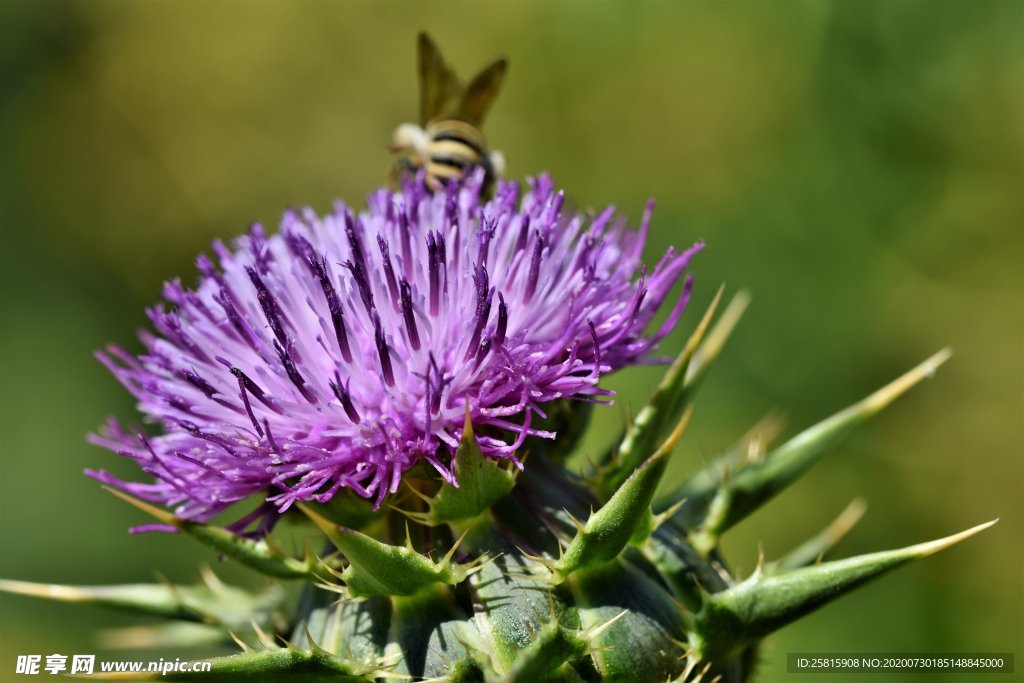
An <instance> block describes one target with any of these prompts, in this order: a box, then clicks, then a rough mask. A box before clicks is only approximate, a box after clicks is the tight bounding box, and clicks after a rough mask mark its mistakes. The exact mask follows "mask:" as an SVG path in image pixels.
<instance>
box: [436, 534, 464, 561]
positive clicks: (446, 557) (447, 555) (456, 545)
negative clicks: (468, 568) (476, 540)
mask: <svg viewBox="0 0 1024 683" xmlns="http://www.w3.org/2000/svg"><path fill="white" fill-rule="evenodd" d="M468 533H469V529H466V530H465V531H463V532H462V535H461V536H459V537H458V539H456V541H455V543H453V544H452V547H451V550H449V551H448V552H447V553H445V555H444V557H442V558H441V561H440V562H438V563H437V566H438V567H445V566H447V565H448V563H449V562H451V559H452V558H453V557H454V556H455V551H456V550H458V549H459V546H460V545H461V544H462V541H463V539H465V538H466V534H468Z"/></svg>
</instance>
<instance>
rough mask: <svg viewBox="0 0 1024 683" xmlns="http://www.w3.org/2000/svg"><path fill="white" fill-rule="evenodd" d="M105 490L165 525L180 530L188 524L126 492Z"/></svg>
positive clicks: (109, 488) (109, 487) (108, 488)
mask: <svg viewBox="0 0 1024 683" xmlns="http://www.w3.org/2000/svg"><path fill="white" fill-rule="evenodd" d="M103 488H105V489H106V490H107V491H110V492H111V493H113V494H114V495H115V496H117V497H118V498H120V499H121V500H123V501H125V502H126V503H128V504H130V505H132V506H134V507H136V508H138V509H139V510H142V511H143V512H145V513H146V514H147V515H149V516H150V517H153V518H155V519H157V520H158V521H160V522H163V523H164V524H168V525H170V526H173V527H176V528H178V529H180V528H182V527H183V526H185V524H187V522H185V520H183V519H181V518H180V517H178V516H177V515H175V514H173V513H171V512H168V511H167V510H163V509H161V508H158V507H157V506H155V505H151V504H150V503H147V502H145V501H143V500H139V499H138V498H136V497H135V496H132V495H130V494H127V493H125V492H124V491H119V490H118V489H115V488H114V487H112V486H104V487H103Z"/></svg>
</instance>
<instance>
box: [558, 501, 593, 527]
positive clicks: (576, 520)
mask: <svg viewBox="0 0 1024 683" xmlns="http://www.w3.org/2000/svg"><path fill="white" fill-rule="evenodd" d="M562 512H564V513H565V514H566V515H568V516H569V519H570V520H571V521H572V523H573V526H575V527H576V530H577V531H585V530H586V528H587V525H586V524H584V523H583V522H581V521H580V520H578V519H576V516H575V515H573V514H572V513H571V512H569V511H568V510H567V509H565V508H562ZM590 515H591V516H593V515H594V508H593V507H591V508H590Z"/></svg>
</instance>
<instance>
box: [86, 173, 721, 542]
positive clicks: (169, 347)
mask: <svg viewBox="0 0 1024 683" xmlns="http://www.w3.org/2000/svg"><path fill="white" fill-rule="evenodd" d="M481 184H482V175H481V174H479V173H478V174H477V176H476V177H474V178H471V179H469V180H468V181H467V182H465V183H462V184H460V185H458V186H453V188H452V189H450V190H449V191H448V192H447V193H438V194H430V193H429V192H427V191H426V190H425V188H424V185H423V182H422V179H419V180H416V181H413V180H410V181H408V182H406V183H404V185H403V187H402V188H401V190H400V191H397V192H392V191H389V190H380V191H377V192H376V193H374V194H373V195H372V196H371V197H370V200H369V209H368V211H365V212H363V213H360V214H359V215H356V214H355V213H354V212H353V211H352V209H350V208H349V207H348V206H346V205H344V204H342V203H340V202H339V203H337V204H336V205H335V207H334V211H333V212H332V213H331V214H328V215H326V216H318V215H316V214H315V213H314V212H313V211H312V210H310V209H304V210H301V211H288V212H286V213H285V215H284V217H283V219H282V222H281V229H280V231H279V232H278V233H277V234H274V235H269V236H268V235H267V234H265V232H264V230H263V228H262V227H261V226H260V225H259V224H255V225H254V226H253V227H252V229H251V230H250V232H249V233H248V234H247V235H245V236H243V237H240V238H238V239H237V240H236V241H235V242H234V245H233V248H229V247H227V246H225V245H224V244H222V243H220V242H216V243H214V245H213V248H214V252H215V253H216V256H217V259H218V261H219V268H218V267H216V266H215V265H214V263H213V261H211V260H210V259H209V258H207V257H206V256H200V257H199V259H198V261H197V265H198V267H199V271H200V273H201V278H200V281H199V284H198V286H197V287H196V288H195V289H194V290H190V289H187V288H186V287H184V286H183V285H182V284H181V282H180V281H178V280H174V281H172V282H169V283H167V284H166V285H165V287H164V292H163V294H164V298H165V299H166V301H167V302H168V304H170V307H169V308H168V307H165V306H163V305H158V306H156V307H154V308H151V309H149V311H148V314H149V318H150V321H151V322H152V324H153V327H154V328H155V329H156V334H152V333H150V332H142V333H141V340H142V342H143V344H144V346H145V348H146V352H145V353H144V354H142V355H140V356H138V357H133V356H132V355H131V354H130V353H128V352H127V351H125V350H123V349H122V348H120V347H117V346H111V347H109V348H108V349H107V351H106V352H100V353H98V354H97V355H98V357H99V359H100V360H101V361H102V362H103V363H104V364H105V365H106V366H107V367H108V368H109V369H110V371H111V372H112V373H113V374H114V375H115V376H116V377H117V379H118V380H120V382H121V383H122V384H124V386H125V387H127V388H128V390H129V391H131V392H132V394H133V395H134V396H135V397H136V398H137V399H138V401H139V409H140V410H141V412H142V413H143V414H144V416H145V417H146V419H147V420H148V421H151V422H155V423H158V424H159V425H160V427H161V428H162V433H161V434H159V435H155V436H146V435H145V434H143V433H141V432H134V431H128V430H125V429H123V428H122V427H121V426H119V424H118V423H117V422H116V421H114V420H111V421H110V422H109V423H108V425H107V426H106V429H105V430H104V431H103V434H102V435H97V436H94V437H93V441H94V442H95V443H97V444H99V445H102V446H105V447H107V448H109V449H111V450H113V451H115V452H117V453H118V454H120V455H125V456H128V457H130V458H132V459H133V460H135V461H136V462H137V463H138V464H139V466H140V467H141V468H142V470H143V471H144V472H146V473H147V474H149V475H151V476H152V477H153V481H152V482H149V483H138V482H127V481H122V480H121V479H118V478H116V477H114V476H113V475H111V474H109V473H107V472H103V471H88V474H89V475H90V476H93V477H95V478H96V479H98V480H100V481H102V482H105V483H107V484H111V485H113V486H116V487H118V488H120V489H122V490H124V491H127V492H129V493H132V494H134V495H136V496H138V497H141V498H144V499H146V500H149V501H152V502H158V503H162V504H165V505H168V506H172V507H175V508H176V512H177V514H178V515H179V516H180V517H182V518H184V519H189V520H193V521H203V520H206V519H209V518H210V517H212V516H214V515H216V514H217V513H219V512H221V511H222V510H224V509H226V508H228V507H230V506H231V505H232V504H234V503H236V502H237V501H240V500H242V499H244V498H247V497H248V496H250V495H253V494H255V493H257V492H263V491H268V492H269V493H268V494H267V497H266V499H265V501H264V503H263V504H262V505H260V506H259V507H258V508H257V509H256V510H255V511H254V512H253V513H252V514H250V515H247V516H246V517H244V518H242V519H241V520H239V521H238V522H236V523H235V524H234V525H232V527H231V528H232V529H233V530H235V531H243V530H245V529H246V528H248V527H249V526H250V525H251V524H253V523H254V522H255V521H256V520H257V519H259V520H260V522H259V527H258V529H257V530H256V531H257V532H262V531H265V530H266V529H268V528H269V527H270V526H271V525H272V524H273V523H274V521H275V520H276V518H277V516H278V515H279V514H280V513H281V512H283V511H285V510H287V509H288V508H289V507H290V506H291V505H292V504H294V503H295V502H297V501H316V502H321V503H323V502H326V501H328V500H330V499H331V498H332V496H334V495H335V494H336V493H337V492H338V491H339V490H342V489H350V490H352V491H355V492H356V493H358V494H359V495H360V496H363V497H365V498H369V499H372V500H373V501H374V503H375V505H376V506H379V505H380V504H381V503H382V501H383V500H384V499H385V497H386V496H387V494H388V493H389V492H394V491H395V490H396V489H397V487H398V486H399V484H400V482H401V479H402V475H403V473H405V472H407V471H408V470H409V469H410V468H412V467H414V466H415V465H417V464H418V463H421V462H426V463H429V465H431V466H432V467H433V468H435V469H436V470H437V471H438V472H439V473H440V475H441V477H443V478H444V479H445V480H446V481H449V482H452V483H455V478H454V473H453V467H452V460H451V458H450V456H451V454H452V453H454V451H455V449H456V447H457V446H458V444H459V441H460V439H461V438H462V430H463V418H464V414H465V411H466V410H467V406H468V410H469V414H470V419H471V422H472V424H473V425H475V426H476V428H477V437H478V442H479V446H480V449H481V451H482V452H483V453H484V454H485V455H486V456H489V457H490V458H494V459H509V460H512V461H514V462H516V464H517V465H518V461H516V460H515V458H516V455H515V453H516V450H517V449H518V448H519V447H520V446H521V445H522V443H523V441H524V439H526V438H527V437H531V436H532V437H543V438H553V437H554V436H555V434H554V433H553V432H552V431H547V430H545V429H542V428H539V427H538V426H536V418H537V417H540V418H543V417H545V409H544V406H545V404H548V403H550V402H551V401H554V400H556V399H562V398H572V399H579V400H585V401H602V400H606V397H607V396H609V395H610V394H611V392H610V391H608V390H606V389H602V388H601V387H600V386H599V384H598V382H599V379H600V378H601V376H602V375H603V374H605V373H607V372H610V371H613V370H616V369H619V368H621V367H624V366H626V365H630V364H633V363H638V362H644V361H645V360H647V359H648V358H649V354H650V352H651V351H652V349H653V348H654V347H655V346H656V344H657V343H658V341H659V340H660V339H662V338H663V337H664V336H665V335H666V334H667V333H668V332H670V331H671V330H672V328H673V327H674V326H675V324H676V322H677V321H678V319H679V317H680V314H681V313H682V310H683V308H684V306H685V304H686V301H687V298H688V295H689V292H690V283H691V280H690V279H689V278H687V279H686V284H685V285H684V287H683V289H682V293H681V295H680V296H679V298H678V300H677V301H676V302H675V305H674V307H673V308H672V310H671V312H669V314H668V315H667V318H666V319H665V321H664V323H663V324H661V325H660V327H658V328H657V329H656V330H654V331H653V332H652V333H650V334H647V333H646V332H645V331H646V330H647V328H648V327H649V326H650V325H651V322H652V319H653V318H654V317H655V314H656V313H657V311H658V309H659V307H660V306H661V304H662V303H663V302H664V301H665V299H666V298H667V297H668V296H669V293H670V291H671V290H672V288H673V285H675V284H676V283H677V281H679V280H680V278H681V276H682V275H683V273H684V270H685V269H686V267H687V264H688V263H689V261H690V258H691V256H692V255H693V254H694V253H695V252H696V251H697V250H698V249H700V247H701V245H699V244H698V245H696V246H694V247H692V248H690V249H689V250H687V251H684V252H681V253H680V252H677V251H675V250H672V249H670V250H669V251H668V253H666V254H665V255H664V257H663V258H662V259H661V261H660V262H659V263H658V265H657V266H656V267H655V268H654V270H653V271H652V272H651V273H647V272H646V270H645V269H644V266H643V265H642V262H641V252H642V249H643V246H644V239H645V236H646V232H647V227H648V222H649V220H650V217H651V208H652V206H651V205H648V207H647V210H646V211H645V213H644V216H643V220H642V222H641V225H640V228H639V230H638V231H634V230H631V229H629V228H628V227H627V225H626V224H625V222H624V221H623V220H622V219H621V218H618V217H616V214H615V212H614V209H613V208H611V207H610V208H608V209H606V210H605V211H603V212H601V213H600V214H597V215H595V216H586V215H584V214H578V213H569V212H565V213H563V197H564V195H563V194H562V192H556V191H555V189H554V186H553V183H552V181H551V179H550V178H548V177H547V176H540V177H539V178H537V179H535V180H533V181H531V182H530V186H529V189H528V191H527V192H526V194H525V196H523V197H522V199H521V200H520V198H519V188H518V186H517V185H516V184H515V183H511V182H508V183H503V184H501V185H500V186H499V187H498V189H497V191H496V193H495V197H494V199H492V200H490V201H484V200H483V199H482V197H481ZM153 528H162V527H159V526H156V527H153V526H151V527H142V529H153Z"/></svg>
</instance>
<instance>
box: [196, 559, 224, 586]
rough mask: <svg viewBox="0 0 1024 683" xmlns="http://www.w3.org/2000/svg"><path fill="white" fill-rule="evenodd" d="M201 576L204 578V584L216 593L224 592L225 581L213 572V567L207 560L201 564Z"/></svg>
mask: <svg viewBox="0 0 1024 683" xmlns="http://www.w3.org/2000/svg"><path fill="white" fill-rule="evenodd" d="M199 577H200V579H202V582H203V584H205V585H206V587H207V588H209V589H210V590H211V591H213V592H214V593H222V592H224V582H222V581H221V580H220V577H218V576H217V575H216V574H214V573H213V569H211V568H210V565H208V564H206V563H205V562H204V563H202V564H201V565H199Z"/></svg>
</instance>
